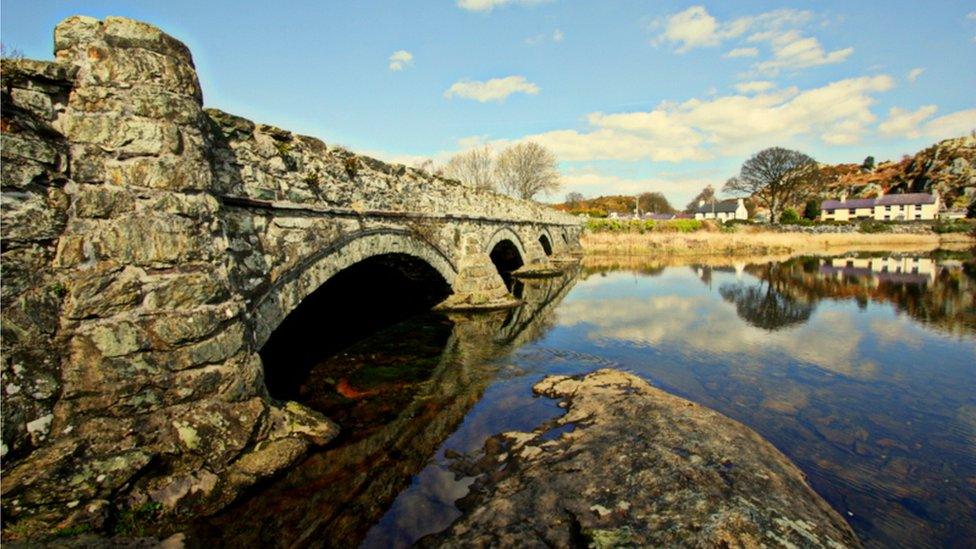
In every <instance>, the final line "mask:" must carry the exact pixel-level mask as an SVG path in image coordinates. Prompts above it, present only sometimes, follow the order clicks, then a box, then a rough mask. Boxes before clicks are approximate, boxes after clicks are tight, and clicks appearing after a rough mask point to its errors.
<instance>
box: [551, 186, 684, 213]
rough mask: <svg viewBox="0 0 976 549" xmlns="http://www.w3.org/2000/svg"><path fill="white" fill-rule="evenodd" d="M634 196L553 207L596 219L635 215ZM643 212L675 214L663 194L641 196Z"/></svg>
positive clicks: (591, 200)
mask: <svg viewBox="0 0 976 549" xmlns="http://www.w3.org/2000/svg"><path fill="white" fill-rule="evenodd" d="M634 206H635V204H634V196H633V195H630V196H626V195H610V196H598V197H596V198H589V199H579V200H576V201H573V202H563V203H562V204H555V205H553V207H554V208H556V209H557V210H561V211H564V212H570V213H574V214H576V213H585V214H589V215H591V216H594V217H603V216H606V215H608V214H610V213H614V212H616V213H619V214H624V213H627V214H632V213H634ZM640 208H641V212H649V213H674V211H675V209H674V208H673V207H671V204H669V203H668V200H667V199H666V198H665V197H664V195H662V194H661V193H656V192H647V193H643V194H641V195H640Z"/></svg>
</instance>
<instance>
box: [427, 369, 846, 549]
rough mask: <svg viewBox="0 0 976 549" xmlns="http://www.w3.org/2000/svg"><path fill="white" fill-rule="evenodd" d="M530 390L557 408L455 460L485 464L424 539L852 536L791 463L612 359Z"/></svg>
mask: <svg viewBox="0 0 976 549" xmlns="http://www.w3.org/2000/svg"><path fill="white" fill-rule="evenodd" d="M534 391H535V392H536V393H538V394H540V395H545V396H547V397H550V398H561V399H564V401H563V402H562V403H561V405H563V406H565V408H566V414H565V415H563V416H562V417H560V418H558V419H556V420H554V421H553V422H550V423H548V424H546V425H544V426H542V427H540V428H538V429H536V430H535V431H533V432H532V433H504V434H501V435H498V436H496V437H493V438H492V439H490V440H489V441H488V442H487V443H486V444H485V452H484V455H483V456H482V457H480V459H479V460H478V461H477V463H471V462H470V461H467V462H465V460H464V459H463V458H462V459H460V460H458V462H457V466H458V470H459V471H460V470H465V471H467V472H468V473H469V474H470V473H471V472H472V471H480V472H482V473H483V474H482V475H481V476H479V477H478V479H477V480H476V481H475V483H474V485H473V486H472V489H471V493H470V494H469V495H468V496H466V497H465V498H463V499H462V500H460V501H459V502H458V503H459V506H460V507H461V508H462V510H463V511H464V514H463V516H462V517H461V518H459V519H458V520H457V521H456V522H455V523H454V524H453V525H452V526H451V528H449V529H448V530H447V531H445V532H443V533H441V534H438V535H436V536H431V537H428V538H425V539H423V540H421V545H425V546H452V547H453V546H457V545H458V544H462V545H464V546H472V545H473V546H506V547H507V546H520V547H524V546H550V547H553V546H555V547H569V546H580V545H589V546H592V547H609V546H652V547H660V546H676V545H680V546H697V547H722V546H725V547H760V546H786V547H842V546H859V545H860V544H859V542H858V540H857V538H856V537H855V535H854V533H853V531H852V530H851V528H850V527H849V526H848V525H847V523H846V522H845V521H844V520H843V519H842V518H841V517H840V516H839V515H838V514H837V513H836V512H834V511H833V510H832V509H831V508H830V506H829V505H828V504H827V503H826V502H825V501H824V500H823V499H822V498H821V497H820V496H818V495H817V494H816V493H815V492H814V491H813V490H812V489H811V488H810V487H809V486H808V485H807V484H806V482H805V481H804V477H803V474H802V473H801V472H800V470H799V469H797V468H796V466H794V465H793V464H792V463H791V462H790V461H789V460H788V459H787V458H786V457H785V456H784V455H783V454H781V453H780V452H779V451H778V450H776V448H774V447H773V446H772V445H771V444H770V443H768V442H766V441H765V440H764V439H763V438H762V437H760V436H759V435H758V434H756V433H755V432H754V431H752V430H751V429H749V428H748V427H745V426H744V425H742V424H740V423H738V422H736V421H734V420H732V419H729V418H727V417H725V416H723V415H721V414H719V413H718V412H715V411H713V410H710V409H708V408H704V407H702V406H698V405H696V404H694V403H692V402H689V401H687V400H684V399H681V398H678V397H675V396H673V395H670V394H668V393H666V392H664V391H662V390H660V389H656V388H654V387H651V386H650V385H649V384H648V383H647V382H645V381H643V380H641V379H640V378H638V377H636V376H634V375H631V374H627V373H624V372H620V371H617V370H610V369H604V370H599V371H596V372H593V373H591V374H588V375H586V376H583V377H580V378H570V377H566V376H549V377H547V378H546V379H544V380H543V381H541V382H539V383H538V384H536V385H535V387H534ZM553 429H558V431H556V432H557V433H561V434H560V436H558V437H553V436H552V432H551V431H552V430H553ZM570 429H572V430H570ZM547 433H548V435H547Z"/></svg>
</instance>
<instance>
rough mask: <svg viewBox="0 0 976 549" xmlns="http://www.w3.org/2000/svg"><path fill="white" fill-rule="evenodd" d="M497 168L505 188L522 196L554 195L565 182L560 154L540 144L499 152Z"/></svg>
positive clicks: (524, 197)
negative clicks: (560, 163)
mask: <svg viewBox="0 0 976 549" xmlns="http://www.w3.org/2000/svg"><path fill="white" fill-rule="evenodd" d="M495 170H496V174H497V176H498V183H499V184H500V185H501V188H502V190H504V191H505V192H507V193H508V194H510V195H512V196H515V197H518V198H523V199H530V198H532V197H533V196H535V195H537V194H539V193H544V194H550V193H553V192H556V191H558V190H559V187H560V185H561V183H560V181H559V169H558V168H557V166H556V155H554V154H552V152H551V151H550V150H549V149H547V148H545V147H543V146H542V145H539V144H537V143H519V144H518V145H512V146H511V147H508V148H507V149H505V150H504V151H502V152H501V153H500V154H499V155H498V161H497V163H496V166H495Z"/></svg>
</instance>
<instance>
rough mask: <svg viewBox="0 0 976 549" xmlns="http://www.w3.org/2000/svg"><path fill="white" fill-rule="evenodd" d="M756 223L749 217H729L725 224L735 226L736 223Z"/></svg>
mask: <svg viewBox="0 0 976 549" xmlns="http://www.w3.org/2000/svg"><path fill="white" fill-rule="evenodd" d="M754 224H755V223H754V222H753V221H752V220H749V219H729V220H728V221H726V222H725V226H729V227H734V226H735V225H754Z"/></svg>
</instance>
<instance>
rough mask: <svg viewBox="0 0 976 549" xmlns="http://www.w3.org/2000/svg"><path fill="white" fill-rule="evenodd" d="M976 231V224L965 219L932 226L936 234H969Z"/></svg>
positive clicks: (937, 222)
mask: <svg viewBox="0 0 976 549" xmlns="http://www.w3.org/2000/svg"><path fill="white" fill-rule="evenodd" d="M974 229H976V223H973V222H971V221H966V220H964V219H950V220H947V221H936V222H935V223H934V224H933V225H932V232H933V233H936V234H946V233H968V232H970V231H972V230H974Z"/></svg>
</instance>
